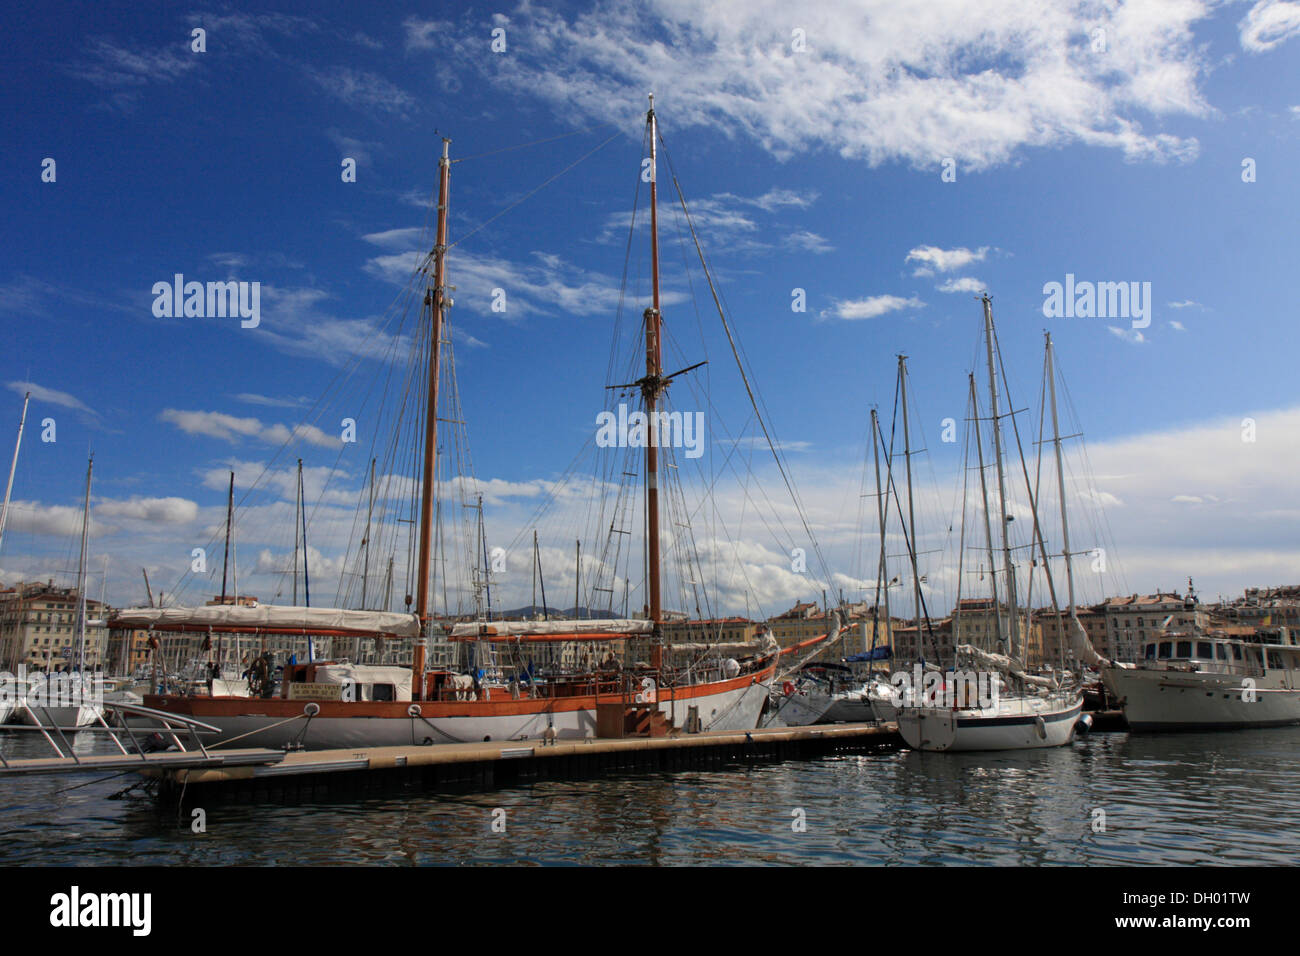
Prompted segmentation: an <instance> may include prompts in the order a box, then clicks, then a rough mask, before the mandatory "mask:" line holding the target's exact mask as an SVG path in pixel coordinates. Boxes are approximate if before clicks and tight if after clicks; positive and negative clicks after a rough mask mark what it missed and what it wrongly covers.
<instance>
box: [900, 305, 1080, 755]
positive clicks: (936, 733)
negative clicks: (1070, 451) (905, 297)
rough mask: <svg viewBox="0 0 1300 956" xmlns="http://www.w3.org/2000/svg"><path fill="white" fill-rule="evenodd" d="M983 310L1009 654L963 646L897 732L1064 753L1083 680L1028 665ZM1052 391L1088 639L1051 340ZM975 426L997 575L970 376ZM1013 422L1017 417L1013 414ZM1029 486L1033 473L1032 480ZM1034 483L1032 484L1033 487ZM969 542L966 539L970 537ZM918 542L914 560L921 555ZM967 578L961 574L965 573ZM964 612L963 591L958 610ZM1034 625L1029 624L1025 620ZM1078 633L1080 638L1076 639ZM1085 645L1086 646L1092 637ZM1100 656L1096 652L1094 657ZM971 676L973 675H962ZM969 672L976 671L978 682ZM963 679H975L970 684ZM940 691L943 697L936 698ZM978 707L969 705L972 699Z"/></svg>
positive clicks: (959, 746)
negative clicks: (979, 690)
mask: <svg viewBox="0 0 1300 956" xmlns="http://www.w3.org/2000/svg"><path fill="white" fill-rule="evenodd" d="M981 301H982V302H983V306H984V340H985V355H986V358H987V360H988V375H989V401H990V410H991V411H990V419H991V422H992V431H993V436H992V437H993V450H994V455H995V465H996V470H997V480H998V499H999V510H1000V515H999V517H1000V519H1001V520H1000V525H1001V545H1002V548H1001V550H1002V564H1003V567H1002V570H1001V573H1002V575H1003V583H1004V589H1005V594H1006V603H1005V605H1003V604H1002V603H1001V599H1000V597H999V594H998V587H997V574H996V572H995V573H991V574H990V579H991V582H992V602H991V605H990V607H991V610H992V615H991V616H992V619H993V624H994V629H995V635H996V640H997V647H998V649H999V650H1001V649H1002V648H1004V647H1005V648H1006V650H1007V653H998V652H993V651H988V650H984V649H981V648H978V647H976V646H974V645H972V644H960V645H958V646H957V648H956V658H957V659H956V661H955V662H954V663H955V665H956V669H955V671H954V672H953V673H952V675H951V676H949V675H943V676H942V678H941V680H942V683H941V684H940V683H938V681H937V680H936V682H935V685H934V686H933V687H932V688H931V692H930V693H928V694H927V693H925V692H924V691H923V689H922V688H915V687H914V688H912V689H911V690H912V693H911V699H910V700H907V701H905V702H904V704H903V706H901V707H899V709H898V729H899V733H900V734H901V735H902V737H903V740H904V741H905V742H906V743H907V745H908V746H909V747H911V748H913V749H915V750H931V751H948V750H954V751H958V750H1027V749H1037V748H1041V747H1059V746H1062V745H1064V744H1067V743H1069V742H1070V741H1071V740H1072V739H1073V738H1074V734H1075V731H1076V725H1077V724H1078V722H1079V719H1080V714H1081V713H1082V710H1083V692H1082V687H1081V686H1080V684H1079V682H1078V680H1077V677H1074V676H1072V675H1071V676H1066V675H1062V676H1061V677H1060V678H1057V677H1055V676H1052V677H1048V676H1044V675H1040V674H1031V673H1028V671H1027V670H1026V668H1025V665H1024V663H1023V654H1024V650H1023V647H1024V638H1027V637H1028V634H1027V632H1026V633H1025V634H1024V636H1023V637H1022V635H1021V631H1020V620H1019V618H1018V614H1017V605H1016V577H1015V567H1014V565H1013V563H1012V557H1011V550H1012V547H1011V542H1010V528H1009V526H1010V521H1011V516H1010V514H1009V513H1008V506H1007V477H1006V469H1005V464H1004V457H1005V456H1004V448H1003V438H1002V422H1001V419H1002V414H1001V413H1000V411H999V396H998V376H997V368H996V365H995V353H996V352H997V345H996V337H995V332H994V327H993V306H992V300H991V299H990V298H989V296H988V295H984V296H983V297H982V298H981ZM1047 348H1048V358H1049V365H1048V368H1049V373H1048V374H1049V376H1050V377H1049V379H1048V381H1049V385H1050V388H1051V397H1052V412H1053V431H1054V435H1055V445H1056V455H1057V474H1058V480H1059V482H1060V499H1061V522H1062V533H1063V542H1064V552H1065V553H1064V558H1065V568H1066V578H1067V580H1068V581H1069V609H1068V616H1069V621H1070V631H1071V636H1072V638H1076V637H1077V636H1078V635H1082V634H1083V628H1082V626H1081V625H1079V622H1078V617H1077V615H1076V612H1075V608H1074V578H1073V570H1072V566H1071V555H1070V552H1069V529H1068V524H1067V519H1066V506H1065V500H1066V495H1065V489H1064V476H1063V472H1062V467H1061V458H1060V455H1061V449H1060V434H1059V427H1058V426H1057V423H1056V390H1055V378H1054V376H1053V373H1052V368H1053V366H1052V363H1051V361H1050V359H1051V338H1050V336H1049V337H1048V344H1047ZM970 395H971V403H972V406H971V409H972V410H971V422H972V425H973V428H974V433H975V434H974V444H975V447H976V448H977V449H979V457H980V463H979V475H980V486H981V490H982V495H983V501H984V508H983V514H984V526H985V535H986V545H987V549H988V554H989V562H990V569H992V567H993V566H994V548H995V541H994V537H993V534H992V530H991V528H990V527H989V521H988V518H989V508H988V492H987V486H986V483H985V480H984V463H983V446H982V445H981V444H980V438H979V412H978V402H977V401H976V390H975V379H974V376H973V375H972V376H970ZM1008 414H1013V413H1008ZM1026 479H1027V473H1026ZM1026 483H1027V481H1026ZM1030 497H1031V511H1032V512H1033V537H1034V541H1033V543H1032V544H1031V548H1032V547H1033V546H1034V545H1037V547H1038V550H1039V553H1040V555H1041V557H1042V559H1043V566H1044V571H1045V573H1046V576H1047V581H1048V587H1049V589H1050V590H1051V592H1052V604H1053V607H1055V606H1056V595H1055V587H1054V585H1053V583H1052V576H1051V568H1050V566H1049V565H1048V562H1047V554H1046V548H1045V547H1044V546H1043V540H1042V534H1041V530H1040V527H1039V522H1038V515H1037V503H1036V502H1034V501H1033V494H1032V489H1031V490H1030ZM963 539H964V532H963ZM914 551H915V549H914V539H913V553H914ZM959 578H960V571H959ZM957 606H958V609H959V613H960V607H961V600H960V588H959V597H958V603H957ZM1004 608H1005V611H1006V621H1005V625H1006V629H1005V631H1004V621H1003V613H1004ZM1024 619H1025V623H1026V625H1028V624H1029V623H1030V622H1029V616H1028V613H1027V612H1026V613H1025V615H1024ZM1076 629H1077V633H1076ZM1083 640H1084V641H1085V642H1086V635H1084V638H1083ZM1094 653H1095V652H1094ZM963 668H967V670H963ZM969 668H975V669H976V671H977V673H974V674H972V672H971V671H970V670H968V669H969ZM963 677H967V678H970V677H974V678H975V680H974V681H971V680H969V679H968V680H966V681H965V682H964V683H963V680H962V678H963ZM981 681H983V682H984V686H985V688H986V689H985V690H984V692H983V693H977V694H973V695H972V694H970V693H962V692H963V691H970V690H971V689H972V687H973V686H976V687H977V686H979V683H980V682H981ZM935 691H938V693H935ZM972 696H973V697H975V698H977V699H974V700H972V699H970V698H971V697H972Z"/></svg>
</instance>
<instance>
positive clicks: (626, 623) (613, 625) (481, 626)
mask: <svg viewBox="0 0 1300 956" xmlns="http://www.w3.org/2000/svg"><path fill="white" fill-rule="evenodd" d="M653 632H654V621H642V620H634V619H631V618H612V619H609V620H604V621H474V622H473V623H470V624H453V625H452V628H451V638H452V640H456V639H458V638H459V639H463V638H467V637H534V636H543V635H563V634H573V635H576V636H579V637H581V636H582V635H583V634H627V635H628V636H629V637H631V636H633V635H636V634H651V633H653Z"/></svg>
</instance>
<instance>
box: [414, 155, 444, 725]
mask: <svg viewBox="0 0 1300 956" xmlns="http://www.w3.org/2000/svg"><path fill="white" fill-rule="evenodd" d="M450 146H451V140H449V139H447V138H446V137H444V138H443V140H442V159H441V160H439V162H438V232H437V238H436V240H435V244H434V247H433V262H434V266H433V285H432V286H431V287H430V288H429V290H428V292H427V293H425V297H424V301H425V304H426V305H428V306H429V320H430V321H429V402H428V407H427V408H426V409H425V419H424V483H423V487H422V489H421V495H420V558H419V568H418V571H419V573H418V577H417V580H416V599H415V613H416V615H417V616H418V617H419V619H420V640H418V641H417V642H416V645H415V652H414V654H413V656H412V658H411V676H412V682H411V697H412V699H414V700H421V699H423V697H424V679H423V677H424V648H425V645H424V641H425V638H426V637H427V636H428V632H429V576H430V570H431V569H430V563H429V557H430V548H431V545H432V542H433V484H434V479H435V477H436V470H437V462H438V377H439V357H440V352H441V347H442V310H443V308H444V306H445V304H446V289H447V203H448V190H449V186H450V178H451V159H450Z"/></svg>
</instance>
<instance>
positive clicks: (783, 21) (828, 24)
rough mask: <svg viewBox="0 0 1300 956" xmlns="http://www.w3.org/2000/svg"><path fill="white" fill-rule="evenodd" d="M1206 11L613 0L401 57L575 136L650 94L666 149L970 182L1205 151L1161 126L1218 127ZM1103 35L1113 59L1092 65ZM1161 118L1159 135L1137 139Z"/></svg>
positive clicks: (534, 13) (452, 32) (630, 111)
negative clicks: (1043, 157)
mask: <svg viewBox="0 0 1300 956" xmlns="http://www.w3.org/2000/svg"><path fill="white" fill-rule="evenodd" d="M1212 9H1213V4H1212V3H1211V2H1209V0H1170V2H1167V3H1162V4H1159V5H1157V6H1150V5H1140V4H1123V5H1120V4H1113V5H1112V4H1092V3H1084V2H1079V0H1042V2H1038V3H1034V4H1009V3H1005V2H1001V0H932V2H929V3H926V4H917V3H915V2H912V0H881V2H877V3H874V4H870V5H864V4H862V3H860V2H855V0H828V2H825V3H820V4H817V5H816V6H815V7H811V8H807V9H800V10H799V13H798V16H797V17H795V16H793V15H792V11H791V8H790V7H789V4H787V3H785V2H783V0H750V2H748V3H745V4H743V5H738V4H722V5H719V4H716V3H712V2H709V0H652V2H649V3H634V2H631V0H604V2H596V3H595V4H594V5H593V6H592V7H591V8H589V9H587V10H585V11H583V12H580V13H575V14H572V15H567V16H566V15H565V14H562V13H557V12H554V11H552V10H549V9H545V8H542V7H541V6H540V5H532V4H524V5H521V6H520V7H519V8H518V9H517V10H516V11H515V12H514V13H513V14H512V21H511V22H512V26H511V30H510V36H511V47H510V55H509V56H508V57H491V56H487V55H485V54H484V52H483V51H484V49H485V43H486V40H485V39H484V34H483V32H482V31H483V27H482V22H481V18H478V17H474V16H471V15H469V14H466V15H464V16H463V17H462V18H461V19H460V20H459V21H458V22H457V23H454V24H452V23H446V22H426V21H421V20H419V19H416V18H411V19H408V20H407V21H406V23H405V24H404V25H405V27H406V38H407V46H408V48H411V49H430V50H435V51H437V53H438V54H439V55H441V56H443V57H445V58H447V59H454V60H455V62H456V63H457V65H458V72H460V73H461V74H462V75H464V74H466V73H469V72H471V71H473V72H477V73H478V74H479V75H480V76H484V77H485V78H486V79H487V80H488V81H489V82H491V83H494V84H496V85H498V86H499V87H502V88H504V89H506V90H508V91H509V92H510V93H511V94H516V95H517V94H526V95H529V96H535V97H538V98H540V99H542V100H543V101H545V102H548V103H550V104H551V105H552V107H553V108H554V109H555V110H556V111H557V112H559V113H562V114H563V115H564V116H565V117H566V119H570V120H571V121H575V122H577V121H581V120H590V119H596V120H600V121H608V122H616V123H626V124H628V125H629V126H633V125H634V124H635V123H636V121H637V119H638V118H639V116H640V114H641V112H642V111H643V110H644V109H645V93H646V91H648V90H658V91H660V95H659V97H658V98H657V100H656V105H657V107H658V110H659V114H660V119H661V122H662V124H663V126H664V128H665V129H666V130H667V131H668V132H669V134H670V135H671V130H672V129H674V128H678V129H680V128H682V127H691V126H695V127H708V128H710V129H712V130H715V131H716V132H717V134H718V135H720V136H728V137H730V136H736V135H742V136H745V137H747V138H750V139H752V140H753V141H755V142H757V143H759V144H760V145H761V147H762V148H764V149H767V150H768V151H770V152H771V153H773V154H774V155H776V156H778V157H781V158H786V157H789V156H793V155H796V154H799V153H805V152H811V151H815V150H818V149H827V150H833V151H835V152H837V153H839V154H840V155H841V156H843V157H845V158H850V159H863V160H866V161H867V162H869V163H871V164H872V165H876V164H879V163H882V162H889V161H902V162H905V163H908V164H911V165H913V166H917V167H926V168H937V164H938V163H939V161H940V160H941V159H942V158H944V157H953V158H955V159H956V160H957V162H958V165H959V168H960V169H962V170H964V171H974V170H980V169H984V168H988V167H990V166H995V165H999V164H1002V163H1007V162H1011V161H1013V160H1014V158H1015V156H1016V154H1017V153H1018V152H1020V151H1022V150H1024V149H1025V148H1028V147H1059V146H1062V145H1067V144H1075V143H1081V144H1085V145H1092V146H1100V147H1106V148H1113V149H1118V150H1120V151H1121V152H1122V153H1123V154H1124V156H1125V157H1126V158H1127V159H1131V160H1138V159H1141V160H1167V159H1171V158H1172V159H1180V160H1186V159H1189V158H1192V157H1194V156H1195V155H1196V153H1197V150H1198V144H1197V142H1196V140H1195V139H1192V138H1185V137H1180V136H1177V135H1173V134H1170V133H1165V132H1162V131H1160V130H1159V126H1158V120H1159V118H1161V117H1163V116H1167V115H1182V116H1188V115H1190V116H1205V115H1209V114H1210V113H1211V110H1210V108H1209V107H1208V106H1207V105H1206V103H1205V100H1204V98H1203V97H1202V95H1201V92H1200V90H1199V88H1198V85H1197V83H1198V79H1199V78H1200V76H1201V74H1202V72H1203V69H1204V56H1205V55H1204V53H1203V52H1202V51H1201V50H1200V48H1199V47H1198V46H1197V43H1196V38H1195V36H1194V33H1193V28H1194V27H1195V26H1196V25H1197V24H1198V23H1199V22H1200V21H1202V20H1204V19H1206V18H1208V16H1209V15H1210V13H1211V11H1212ZM794 27H798V28H799V29H800V30H802V31H804V33H803V36H804V37H805V38H806V46H805V49H804V50H803V51H802V52H800V51H796V50H795V49H794V47H793V44H792V28H794ZM1097 29H1102V30H1105V31H1106V36H1107V47H1106V50H1105V52H1104V53H1095V52H1093V49H1092V33H1093V31H1094V30H1097ZM1153 116H1154V117H1156V120H1157V122H1156V128H1155V129H1152V130H1148V129H1146V128H1144V125H1143V124H1144V123H1146V122H1149V121H1150V118H1151V117H1153ZM575 117H576V118H579V119H574V118H575Z"/></svg>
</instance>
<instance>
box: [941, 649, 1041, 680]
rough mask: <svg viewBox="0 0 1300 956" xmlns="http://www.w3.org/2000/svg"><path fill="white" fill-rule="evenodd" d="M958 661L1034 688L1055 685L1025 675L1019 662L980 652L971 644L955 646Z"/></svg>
mask: <svg viewBox="0 0 1300 956" xmlns="http://www.w3.org/2000/svg"><path fill="white" fill-rule="evenodd" d="M957 658H958V660H965V661H969V662H970V663H972V664H975V665H977V666H980V667H987V668H989V669H991V670H999V671H1002V672H1003V673H1004V674H1009V675H1010V676H1012V677H1015V678H1017V679H1019V680H1022V681H1024V682H1025V683H1026V684H1033V685H1034V686H1036V687H1054V686H1055V685H1054V684H1053V683H1052V681H1050V680H1049V679H1048V678H1046V677H1040V676H1038V675H1037V674H1027V673H1025V669H1024V668H1023V667H1022V666H1021V665H1020V662H1019V661H1016V660H1013V659H1011V658H1010V657H1007V656H1006V655H1005V654H990V653H989V652H988V651H982V650H980V649H979V648H978V647H975V646H974V645H972V644H958V645H957Z"/></svg>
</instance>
